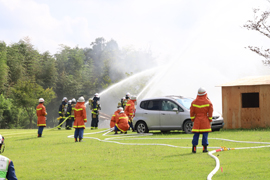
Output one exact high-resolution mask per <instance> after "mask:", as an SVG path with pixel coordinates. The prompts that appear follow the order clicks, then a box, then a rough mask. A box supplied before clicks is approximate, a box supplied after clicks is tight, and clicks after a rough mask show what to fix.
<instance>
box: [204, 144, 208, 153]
mask: <svg viewBox="0 0 270 180" xmlns="http://www.w3.org/2000/svg"><path fill="white" fill-rule="evenodd" d="M203 152H204V153H205V152H208V150H207V145H206V146H205V145H203Z"/></svg>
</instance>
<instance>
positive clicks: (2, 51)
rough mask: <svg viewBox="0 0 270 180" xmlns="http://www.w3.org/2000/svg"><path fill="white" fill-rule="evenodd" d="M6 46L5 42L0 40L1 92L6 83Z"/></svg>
mask: <svg viewBox="0 0 270 180" xmlns="http://www.w3.org/2000/svg"><path fill="white" fill-rule="evenodd" d="M6 61H7V48H6V43H4V42H1V41H0V92H1V93H2V92H3V89H4V86H5V84H6V83H7V77H8V66H7V62H6Z"/></svg>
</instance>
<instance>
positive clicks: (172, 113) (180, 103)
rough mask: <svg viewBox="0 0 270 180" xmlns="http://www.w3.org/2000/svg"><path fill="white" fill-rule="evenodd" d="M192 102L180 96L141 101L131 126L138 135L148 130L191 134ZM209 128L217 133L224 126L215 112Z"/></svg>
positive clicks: (221, 119) (191, 99)
mask: <svg viewBox="0 0 270 180" xmlns="http://www.w3.org/2000/svg"><path fill="white" fill-rule="evenodd" d="M193 100H194V99H193V98H186V97H182V96H165V97H159V98H149V99H143V100H141V101H139V102H138V103H137V106H136V112H135V116H134V118H133V125H134V127H135V129H136V130H137V132H138V133H148V132H149V131H150V130H160V131H161V132H169V131H170V130H183V131H185V132H186V133H191V130H192V126H193V123H192V121H191V120H190V113H189V111H190V110H189V108H190V105H191V103H192V101H193ZM211 126H212V130H213V131H219V130H220V128H222V127H223V126H224V121H223V118H222V117H221V115H220V114H218V113H217V112H215V111H214V112H213V121H212V123H211Z"/></svg>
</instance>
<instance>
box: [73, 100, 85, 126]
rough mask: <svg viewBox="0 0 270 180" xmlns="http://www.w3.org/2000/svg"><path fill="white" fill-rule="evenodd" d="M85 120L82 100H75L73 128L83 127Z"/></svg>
mask: <svg viewBox="0 0 270 180" xmlns="http://www.w3.org/2000/svg"><path fill="white" fill-rule="evenodd" d="M86 122H87V117H86V109H85V105H84V102H77V104H76V106H75V109H74V124H73V128H84V129H85V125H84V123H86Z"/></svg>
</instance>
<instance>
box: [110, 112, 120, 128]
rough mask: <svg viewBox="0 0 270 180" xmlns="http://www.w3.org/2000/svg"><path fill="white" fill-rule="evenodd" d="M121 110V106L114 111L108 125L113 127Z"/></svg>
mask: <svg viewBox="0 0 270 180" xmlns="http://www.w3.org/2000/svg"><path fill="white" fill-rule="evenodd" d="M121 111H123V108H122V107H118V109H117V111H115V112H114V114H113V115H112V118H111V122H110V127H111V128H113V127H114V126H115V123H116V120H117V119H118V118H119V113H120V112H121Z"/></svg>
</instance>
